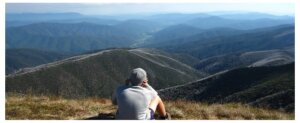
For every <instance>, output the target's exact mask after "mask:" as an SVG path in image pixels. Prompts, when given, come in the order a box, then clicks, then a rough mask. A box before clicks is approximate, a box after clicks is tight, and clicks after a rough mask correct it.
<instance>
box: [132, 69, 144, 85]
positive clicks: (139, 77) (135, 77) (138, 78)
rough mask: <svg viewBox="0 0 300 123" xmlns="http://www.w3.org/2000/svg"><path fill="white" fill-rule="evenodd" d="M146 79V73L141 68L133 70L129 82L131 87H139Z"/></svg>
mask: <svg viewBox="0 0 300 123" xmlns="http://www.w3.org/2000/svg"><path fill="white" fill-rule="evenodd" d="M146 79H147V73H146V71H145V70H144V69H142V68H135V69H133V70H132V71H131V74H130V77H129V80H130V82H131V84H132V85H133V86H137V85H140V84H141V83H142V82H143V81H144V80H146Z"/></svg>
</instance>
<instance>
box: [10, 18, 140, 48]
mask: <svg viewBox="0 0 300 123" xmlns="http://www.w3.org/2000/svg"><path fill="white" fill-rule="evenodd" d="M124 28H126V27H124ZM141 28H142V27H141ZM141 33H142V32H141ZM138 36H139V35H138V34H135V33H133V32H132V31H128V30H125V29H122V28H121V27H118V28H117V27H115V26H110V25H98V24H93V23H86V22H84V23H49V22H47V23H35V24H30V25H25V26H19V27H9V28H6V44H5V45H6V48H32V49H41V50H48V51H55V52H72V53H82V52H86V51H89V50H95V49H105V48H112V47H129V46H130V45H132V44H134V43H135V41H136V39H137V38H139V37H138Z"/></svg>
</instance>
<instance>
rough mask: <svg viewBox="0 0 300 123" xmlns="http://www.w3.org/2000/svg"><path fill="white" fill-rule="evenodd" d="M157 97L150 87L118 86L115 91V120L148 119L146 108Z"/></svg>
mask: <svg viewBox="0 0 300 123" xmlns="http://www.w3.org/2000/svg"><path fill="white" fill-rule="evenodd" d="M156 95H157V92H156V91H155V90H154V89H152V87H151V86H149V87H147V88H144V87H141V86H125V85H124V86H120V87H118V88H117V90H116V95H115V96H116V101H117V103H118V112H117V115H116V118H117V119H149V118H150V116H148V113H149V112H148V111H149V109H148V106H149V104H150V101H151V100H152V99H153V98H154V97H155V96H156Z"/></svg>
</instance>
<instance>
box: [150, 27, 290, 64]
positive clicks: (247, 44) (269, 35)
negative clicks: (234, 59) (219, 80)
mask: <svg viewBox="0 0 300 123" xmlns="http://www.w3.org/2000/svg"><path fill="white" fill-rule="evenodd" d="M223 32H226V29H225V30H223ZM205 34H206V33H205ZM211 34H212V33H211ZM180 41H182V42H180ZM294 41H295V29H294V26H293V25H282V26H277V27H272V28H265V29H257V30H250V31H246V32H244V33H242V32H240V33H239V34H231V35H230V34H229V35H223V34H222V33H221V34H218V33H217V34H216V35H215V36H209V37H207V36H206V37H205V36H202V34H201V33H200V34H197V35H195V36H192V38H183V39H176V40H170V41H168V42H164V43H162V44H160V45H158V46H155V47H158V48H160V49H163V50H165V51H168V52H173V53H186V54H190V55H192V56H194V57H197V58H199V59H203V58H208V57H212V56H217V55H225V54H230V53H239V52H249V51H259V50H272V49H282V48H286V47H293V46H294V44H295V42H294ZM149 47H151V46H149Z"/></svg>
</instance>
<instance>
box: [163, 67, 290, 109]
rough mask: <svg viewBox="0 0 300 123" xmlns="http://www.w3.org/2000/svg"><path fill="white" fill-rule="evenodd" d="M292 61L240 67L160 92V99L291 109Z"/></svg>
mask: <svg viewBox="0 0 300 123" xmlns="http://www.w3.org/2000/svg"><path fill="white" fill-rule="evenodd" d="M294 69H295V66H294V64H287V65H282V66H276V67H252V68H240V69H235V70H231V71H228V72H225V73H223V74H219V75H215V76H212V77H210V78H206V79H204V80H201V81H198V82H194V83H189V84H186V85H183V86H177V87H171V88H169V89H162V90H161V91H160V94H161V97H162V98H164V99H174V100H176V99H187V100H195V101H207V102H210V103H216V102H218V103H222V102H223V103H224V102H238V103H246V104H247V103H248V104H251V105H256V106H259V107H263V108H266V107H268V108H273V109H282V110H286V111H291V112H293V111H294V101H295V95H294V90H295V89H294V88H295V80H294V76H295V73H294Z"/></svg>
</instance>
